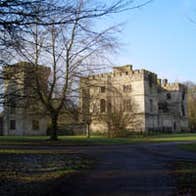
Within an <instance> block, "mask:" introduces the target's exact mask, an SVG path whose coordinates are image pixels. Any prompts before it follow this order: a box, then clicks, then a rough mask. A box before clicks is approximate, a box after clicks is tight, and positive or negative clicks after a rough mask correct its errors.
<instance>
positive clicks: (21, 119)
mask: <svg viewBox="0 0 196 196" xmlns="http://www.w3.org/2000/svg"><path fill="white" fill-rule="evenodd" d="M49 74H50V68H48V67H45V66H41V65H39V66H36V67H35V66H34V65H32V64H30V63H27V62H20V63H17V64H14V65H8V66H5V67H3V75H4V95H5V98H4V112H3V114H4V115H3V135H46V130H47V122H48V120H47V118H46V117H44V116H43V115H42V114H41V112H43V106H42V104H41V102H40V101H39V96H38V94H37V85H36V80H39V83H40V86H39V88H41V89H42V90H43V91H47V80H48V77H49ZM40 78H41V79H40Z"/></svg>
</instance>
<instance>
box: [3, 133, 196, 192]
mask: <svg viewBox="0 0 196 196" xmlns="http://www.w3.org/2000/svg"><path fill="white" fill-rule="evenodd" d="M0 174H1V175H0V195H6V196H7V195H8V196H9V195H54V194H55V195H84V196H88V195H90V196H91V195H95V196H96V195H97V196H98V195H108V194H110V195H194V194H196V187H195V184H196V134H191V133H189V134H185V133H184V134H161V135H153V136H144V135H133V136H130V137H128V138H106V137H101V136H99V137H92V138H86V137H84V136H75V137H74V136H72V137H71V136H70V137H65V136H62V137H60V138H59V141H57V142H51V141H49V140H48V137H14V136H10V137H5V136H2V137H0Z"/></svg>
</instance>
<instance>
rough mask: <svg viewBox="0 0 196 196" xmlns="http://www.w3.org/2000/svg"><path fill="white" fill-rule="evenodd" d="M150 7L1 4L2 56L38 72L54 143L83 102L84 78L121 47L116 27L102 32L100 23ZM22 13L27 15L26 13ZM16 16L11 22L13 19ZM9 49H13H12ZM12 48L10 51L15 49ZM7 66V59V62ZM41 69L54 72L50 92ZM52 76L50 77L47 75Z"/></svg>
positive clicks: (79, 2) (79, 1)
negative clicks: (64, 116) (68, 110)
mask: <svg viewBox="0 0 196 196" xmlns="http://www.w3.org/2000/svg"><path fill="white" fill-rule="evenodd" d="M149 2H150V1H140V2H139V3H138V1H124V0H123V1H122V0H121V1H120V0H114V1H110V2H107V3H106V2H105V3H104V2H103V1H98V0H97V1H93V2H91V1H86V0H75V1H69V0H68V1H57V0H56V1H55V0H54V1H47V0H45V1H41V0H40V1H28V0H26V1H20V0H13V1H8V0H7V1H6V0H4V1H3V2H2V4H0V9H1V10H2V12H1V13H2V15H1V18H2V22H1V23H0V27H1V34H2V35H3V37H4V38H5V39H1V44H0V45H1V50H3V48H5V46H6V47H7V46H9V47H7V50H6V55H8V54H11V55H12V57H13V55H14V57H15V58H16V59H17V60H25V61H28V62H29V63H30V64H31V65H32V66H33V67H34V69H33V70H32V74H33V75H34V80H35V85H34V87H33V88H34V89H35V90H34V92H36V95H35V96H33V97H36V98H38V99H39V101H40V102H41V103H42V107H43V110H44V111H47V112H46V113H47V114H48V115H49V117H50V119H51V123H52V132H51V139H54V140H55V139H57V129H58V124H57V123H58V117H59V114H60V113H61V112H62V109H63V108H64V107H65V106H66V105H67V104H68V103H69V102H68V100H71V99H72V100H73V99H74V98H75V97H77V96H78V95H77V91H78V88H79V87H78V81H79V78H80V77H81V76H83V75H85V74H89V73H92V72H95V71H96V70H98V69H101V66H100V62H102V64H103V62H104V63H106V62H107V54H109V53H110V52H111V51H113V50H114V49H115V48H117V47H118V44H117V42H116V39H115V35H114V34H115V32H117V29H116V26H115V27H108V28H107V29H101V28H98V27H97V26H96V25H95V24H96V22H97V21H98V20H102V19H103V17H106V16H109V15H110V14H115V13H120V12H122V11H125V10H129V9H135V8H138V7H141V6H144V5H146V4H147V3H149ZM21 10H22V11H21ZM8 14H11V17H10V18H11V20H8V19H7V15H8ZM6 44H7V45H6ZM9 44H10V45H9ZM1 59H2V61H3V60H4V57H2V58H1ZM40 65H46V66H48V67H49V68H50V71H51V72H50V76H49V78H48V79H47V76H44V74H43V75H42V76H44V78H45V79H46V80H47V81H48V85H47V90H46V88H45V86H43V85H42V82H43V78H42V76H41V75H40V74H39V67H40ZM46 75H47V74H46Z"/></svg>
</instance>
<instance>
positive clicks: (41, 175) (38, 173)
mask: <svg viewBox="0 0 196 196" xmlns="http://www.w3.org/2000/svg"><path fill="white" fill-rule="evenodd" d="M93 163H94V161H93V160H91V159H89V158H88V157H87V156H85V155H83V154H77V153H63V152H61V153H59V152H58V151H55V152H52V153H51V152H50V151H47V150H46V151H45V152H43V151H41V152H40V150H34V151H33V152H32V151H31V150H22V149H21V150H19V151H17V150H12V151H10V150H9V149H8V150H5V151H4V152H0V168H1V169H0V195H29V196H31V195H32V196H33V195H37V193H38V192H39V193H40V195H49V193H50V192H52V190H53V189H56V187H58V184H59V183H63V184H67V183H68V182H69V181H70V177H73V176H76V175H79V174H81V172H83V171H86V170H88V169H89V168H91V166H92V164H93Z"/></svg>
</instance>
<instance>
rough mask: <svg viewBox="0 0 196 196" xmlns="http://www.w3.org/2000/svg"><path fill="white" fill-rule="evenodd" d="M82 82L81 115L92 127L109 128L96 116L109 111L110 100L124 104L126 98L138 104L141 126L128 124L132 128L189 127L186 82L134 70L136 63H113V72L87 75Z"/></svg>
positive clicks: (170, 129)
mask: <svg viewBox="0 0 196 196" xmlns="http://www.w3.org/2000/svg"><path fill="white" fill-rule="evenodd" d="M80 85H81V88H80V89H81V91H80V109H81V114H82V115H81V119H82V121H84V122H89V125H90V128H91V130H92V131H104V130H107V129H108V127H107V124H106V123H105V122H104V121H103V120H100V119H99V118H96V116H97V115H99V114H100V113H103V115H104V113H107V112H108V111H109V109H108V108H109V107H108V103H109V104H110V107H113V106H118V105H119V107H120V104H119V103H120V102H121V100H122V99H123V102H124V104H126V105H127V103H128V102H129V100H131V101H132V102H134V105H135V106H137V107H135V115H136V117H137V119H138V122H139V126H132V125H129V126H128V127H127V128H129V129H130V130H132V131H138V132H141V131H143V132H144V131H151V130H153V131H170V132H175V131H184V130H187V129H188V119H187V88H186V86H184V85H183V84H180V83H168V82H167V80H166V79H164V80H161V79H158V78H157V74H155V73H152V72H150V71H147V70H144V69H142V70H133V69H132V65H125V66H122V67H113V71H112V72H111V73H104V74H98V75H92V76H89V77H84V78H82V79H81V81H80ZM103 107H105V109H103ZM124 107H125V108H126V107H128V106H125V105H124ZM110 110H111V111H112V108H110ZM126 112H129V111H126ZM89 118H90V120H89Z"/></svg>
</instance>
